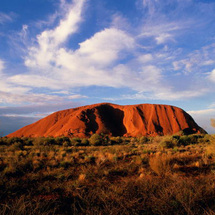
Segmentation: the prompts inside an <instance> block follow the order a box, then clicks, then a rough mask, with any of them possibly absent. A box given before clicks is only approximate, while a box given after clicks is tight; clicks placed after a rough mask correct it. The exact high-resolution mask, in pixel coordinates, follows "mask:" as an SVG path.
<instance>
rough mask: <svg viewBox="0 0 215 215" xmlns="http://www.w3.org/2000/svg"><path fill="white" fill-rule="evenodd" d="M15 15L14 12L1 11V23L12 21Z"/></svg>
mask: <svg viewBox="0 0 215 215" xmlns="http://www.w3.org/2000/svg"><path fill="white" fill-rule="evenodd" d="M14 17H15V14H13V13H9V14H6V13H2V12H0V24H5V23H7V22H12V21H13V19H14Z"/></svg>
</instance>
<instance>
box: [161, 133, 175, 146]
mask: <svg viewBox="0 0 215 215" xmlns="http://www.w3.org/2000/svg"><path fill="white" fill-rule="evenodd" d="M177 142H178V141H177V139H175V138H172V137H171V136H167V137H163V139H162V140H161V142H160V146H161V147H162V148H166V149H170V148H174V147H175V146H176V145H177Z"/></svg>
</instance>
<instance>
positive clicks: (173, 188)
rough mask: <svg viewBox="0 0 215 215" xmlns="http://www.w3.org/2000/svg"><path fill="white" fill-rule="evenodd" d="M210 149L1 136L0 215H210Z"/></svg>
mask: <svg viewBox="0 0 215 215" xmlns="http://www.w3.org/2000/svg"><path fill="white" fill-rule="evenodd" d="M97 141H98V142H97ZM214 146H215V137H214V136H213V135H189V136H179V135H175V136H166V137H155V138H152V137H138V138H125V137H110V138H109V137H108V136H106V135H98V134H96V135H93V136H92V137H91V138H89V139H88V138H72V139H70V138H68V137H59V138H52V137H49V138H35V139H34V138H1V139H0V188H1V189H0V202H1V204H0V214H2V215H5V214H11V215H12V214H35V215H36V214H88V215H90V214H92V215H94V214H114V215H115V214H178V215H179V214H180V215H181V214H191V215H194V214H205V215H206V214H211V215H212V214H214V213H215V147H214Z"/></svg>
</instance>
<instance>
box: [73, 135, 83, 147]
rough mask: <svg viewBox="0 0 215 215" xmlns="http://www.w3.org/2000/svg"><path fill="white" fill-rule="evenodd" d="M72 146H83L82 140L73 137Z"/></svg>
mask: <svg viewBox="0 0 215 215" xmlns="http://www.w3.org/2000/svg"><path fill="white" fill-rule="evenodd" d="M71 144H72V146H79V145H80V144H81V139H80V138H79V137H73V138H72V139H71Z"/></svg>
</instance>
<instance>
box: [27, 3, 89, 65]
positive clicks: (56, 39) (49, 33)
mask: <svg viewBox="0 0 215 215" xmlns="http://www.w3.org/2000/svg"><path fill="white" fill-rule="evenodd" d="M84 3H85V0H75V1H74V3H73V4H72V6H70V10H69V12H68V13H67V14H66V16H65V18H64V19H62V20H61V21H60V24H59V25H58V26H57V27H56V28H55V29H53V30H46V31H43V32H42V33H41V34H40V35H38V36H37V42H38V46H33V47H30V49H29V55H28V56H27V57H26V60H25V64H26V66H28V67H37V66H38V67H47V66H48V64H49V63H51V61H52V60H53V57H54V51H55V49H56V48H58V47H59V46H60V45H62V43H65V42H66V40H67V39H68V37H69V36H70V35H72V34H74V33H75V32H77V30H78V24H79V23H80V22H81V20H82V18H81V13H82V9H83V5H84Z"/></svg>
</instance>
